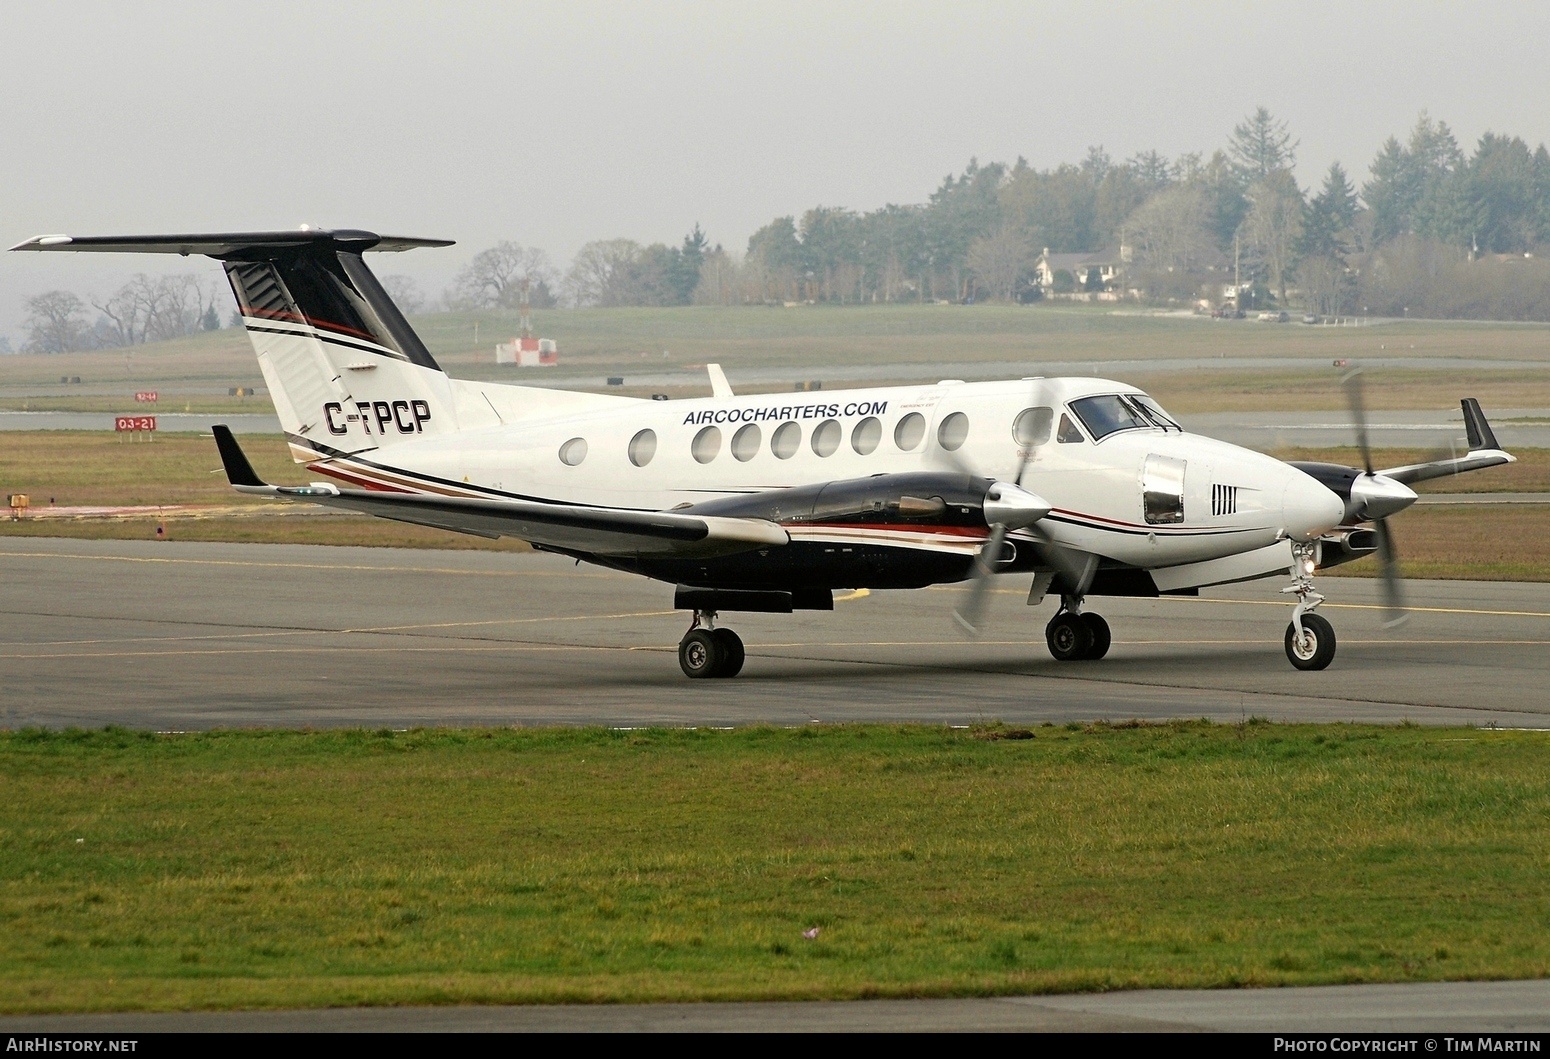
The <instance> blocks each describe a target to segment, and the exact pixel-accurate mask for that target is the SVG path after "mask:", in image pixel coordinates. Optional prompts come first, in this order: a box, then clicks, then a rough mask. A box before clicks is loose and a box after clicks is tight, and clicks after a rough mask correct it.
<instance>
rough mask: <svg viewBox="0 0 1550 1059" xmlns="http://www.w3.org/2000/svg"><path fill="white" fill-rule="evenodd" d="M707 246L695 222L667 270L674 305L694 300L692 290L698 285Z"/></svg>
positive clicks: (702, 233) (697, 223)
mask: <svg viewBox="0 0 1550 1059" xmlns="http://www.w3.org/2000/svg"><path fill="white" fill-rule="evenodd" d="M709 245H710V244H709V242H708V240H706V238H705V233H704V232H702V231H700V225H699V222H698V221H696V222H695V224H694V230H693V231H691V232H690V233H689V234H688V235H686V236H684V241H683V246H681V247H679V248H678V250H677V251H676V253H675V256H674V258H673V262H672V266H671V268H670V269H669V275H668V282H669V285H670V286H671V288H672V293H673V298H674V300H675V302H676V304H678V305H688V304H689V303H690V302H691V301H693V300H694V288H695V287H698V286H699V285H700V266H702V265H703V264H704V263H705V250H706V248H707V247H708V246H709Z"/></svg>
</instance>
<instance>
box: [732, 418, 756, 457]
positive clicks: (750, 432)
mask: <svg viewBox="0 0 1550 1059" xmlns="http://www.w3.org/2000/svg"><path fill="white" fill-rule="evenodd" d="M758 454H759V428H758V427H756V426H755V425H754V424H752V423H749V424H747V425H746V426H742V427H739V428H738V430H737V433H736V434H733V435H732V458H733V459H734V460H736V461H737V462H738V463H747V462H748V461H749V460H751V459H753V458H754V457H755V456H757V455H758Z"/></svg>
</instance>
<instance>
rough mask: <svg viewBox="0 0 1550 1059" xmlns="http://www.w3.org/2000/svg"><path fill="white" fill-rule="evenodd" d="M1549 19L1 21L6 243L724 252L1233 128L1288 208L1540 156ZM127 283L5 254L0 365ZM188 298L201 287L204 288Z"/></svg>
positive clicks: (1441, 9)
mask: <svg viewBox="0 0 1550 1059" xmlns="http://www.w3.org/2000/svg"><path fill="white" fill-rule="evenodd" d="M1547 42H1550V4H1545V3H1540V2H1537V0H1519V2H1483V0H1474V2H1471V3H1467V4H1466V3H1450V4H1444V3H1423V2H1417V0H1382V2H1370V3H1362V2H1359V0H1345V2H1338V3H1295V2H1279V3H1263V4H1261V3H1252V2H1244V0H1239V2H1235V3H1211V2H1178V3H1166V4H1164V3H1127V2H1123V0H1103V2H1086V0H1062V2H1059V3H1031V2H1024V3H995V2H981V3H975V2H971V0H953V2H951V3H919V2H893V3H863V2H846V0H822V2H808V0H784V2H779V3H755V2H746V3H711V2H705V3H660V4H629V3H623V2H619V0H614V2H612V3H591V2H578V0H566V2H563V3H473V2H467V3H451V2H439V3H434V4H431V3H409V2H401V0H378V2H374V3H328V2H319V0H313V2H309V3H295V4H290V3H262V2H255V0H245V2H243V3H223V2H220V0H201V2H197V3H126V2H114V3H61V2H51V3H33V2H27V0H5V2H4V3H3V4H0V240H3V242H4V243H5V245H9V244H11V243H14V242H17V241H19V240H21V239H24V238H27V237H29V236H32V235H36V234H39V233H41V232H66V233H72V234H112V233H129V232H134V233H140V232H155V231H194V230H227V231H229V230H233V229H241V228H270V227H276V228H285V227H293V226H295V225H297V224H300V223H310V224H313V225H320V226H338V227H360V228H368V229H372V230H374V231H381V232H393V233H399V234H409V235H429V236H445V237H450V238H454V239H457V240H459V244H460V245H459V246H458V247H455V248H453V249H451V250H443V251H416V252H415V253H414V254H412V255H406V256H405V257H404V258H402V259H399V260H395V261H394V262H393V264H392V265H390V266H387V267H385V268H383V269H382V271H403V272H408V273H410V274H411V275H415V276H416V277H417V278H418V279H420V281H421V284H422V285H423V286H424V287H426V289H427V293H434V292H435V291H437V290H439V289H440V287H441V286H442V285H444V284H445V283H446V282H447V281H448V280H449V279H450V277H451V276H452V274H453V273H454V272H455V271H456V270H457V268H458V267H459V266H460V265H461V264H462V263H463V262H464V261H465V260H466V259H467V257H468V256H470V255H471V254H472V253H474V252H476V251H478V250H479V249H481V248H482V247H484V246H487V245H489V244H490V243H492V242H494V241H496V240H498V239H515V240H517V241H519V242H522V243H525V244H529V245H534V246H539V247H543V248H544V249H546V250H547V251H548V252H549V253H550V254H551V256H553V257H554V258H555V259H556V261H557V263H561V264H563V263H564V262H565V260H566V259H567V258H568V257H569V256H570V255H571V254H572V253H574V252H575V250H576V249H577V248H578V247H579V246H580V245H581V244H582V243H585V242H587V241H589V240H592V239H603V238H611V237H615V236H627V237H630V238H634V239H637V240H640V241H642V242H649V241H655V240H663V241H668V242H676V241H677V240H678V239H680V238H681V237H682V235H683V233H684V232H685V231H686V230H687V229H688V228H689V227H690V226H691V225H693V224H694V223H695V222H696V221H697V222H699V223H700V224H701V225H702V226H703V227H704V229H705V231H706V232H707V234H708V235H709V236H710V238H711V240H712V241H713V242H721V243H724V244H726V245H727V246H729V247H735V248H737V249H739V250H741V249H742V248H743V247H744V246H745V245H746V242H747V239H748V236H749V235H750V234H751V233H752V232H753V231H754V229H756V228H757V227H759V226H760V225H762V224H764V223H765V222H767V221H768V220H769V219H770V218H772V217H775V216H777V215H781V214H787V213H800V212H801V211H802V210H804V209H806V208H808V207H810V206H814V205H818V204H824V205H831V206H848V207H852V208H855V209H862V210H864V209H871V208H874V207H877V206H880V205H882V204H884V203H886V202H919V201H922V200H924V199H925V197H926V196H927V195H928V194H929V193H930V192H931V190H932V189H933V188H934V187H935V186H936V185H937V184H938V183H939V182H940V181H941V179H942V177H943V176H945V175H946V174H948V173H949V172H954V171H957V170H959V169H961V168H962V167H963V165H964V164H965V163H966V162H967V161H968V159H969V158H970V157H971V156H977V157H978V158H979V159H980V160H981V161H982V162H983V161H993V160H1007V161H1011V160H1013V159H1015V158H1016V157H1017V156H1018V155H1021V156H1023V157H1025V158H1027V159H1028V161H1029V162H1030V163H1031V164H1033V165H1035V166H1038V167H1041V168H1042V167H1046V166H1051V165H1055V164H1057V163H1059V162H1062V161H1076V160H1079V159H1080V158H1081V157H1082V155H1083V154H1084V153H1085V152H1086V149H1087V147H1088V145H1090V144H1102V145H1103V146H1104V147H1105V148H1107V150H1108V151H1109V153H1110V154H1111V155H1113V156H1114V157H1115V158H1123V157H1125V156H1127V155H1130V154H1132V153H1134V152H1136V151H1140V150H1146V149H1150V148H1155V149H1157V150H1159V151H1161V152H1163V153H1164V154H1167V155H1170V156H1172V155H1177V154H1179V153H1181V152H1184V151H1205V152H1209V151H1210V150H1212V149H1214V148H1216V147H1218V146H1221V145H1222V143H1223V141H1224V140H1225V138H1226V135H1227V133H1228V132H1229V130H1230V129H1231V128H1232V126H1233V125H1234V123H1236V122H1237V121H1239V120H1240V119H1241V118H1242V117H1243V115H1244V114H1245V113H1247V112H1248V111H1250V110H1252V108H1253V107H1254V106H1255V105H1256V104H1261V103H1262V104H1264V105H1265V106H1267V107H1269V108H1270V110H1271V112H1272V113H1274V114H1275V115H1276V116H1277V117H1280V118H1282V119H1284V120H1286V121H1287V122H1289V123H1290V125H1291V129H1292V132H1293V134H1294V135H1295V136H1296V137H1297V138H1298V139H1299V140H1300V141H1301V146H1300V147H1299V149H1298V156H1297V157H1298V163H1299V164H1298V175H1299V178H1300V179H1301V181H1302V183H1303V184H1304V185H1307V184H1310V183H1314V182H1316V181H1317V180H1318V179H1319V177H1320V175H1321V173H1322V170H1323V169H1325V168H1326V167H1327V166H1328V164H1329V163H1330V162H1331V161H1333V160H1336V159H1338V160H1340V161H1341V162H1343V163H1344V164H1345V165H1346V168H1347V169H1348V170H1349V171H1350V172H1351V173H1352V174H1353V176H1354V177H1355V178H1356V179H1357V180H1358V182H1360V180H1361V179H1362V178H1363V177H1365V175H1366V171H1367V166H1368V164H1369V162H1370V161H1371V160H1372V156H1373V154H1374V153H1375V152H1376V150H1377V148H1378V146H1379V145H1380V144H1381V143H1382V141H1383V139H1384V138H1385V137H1387V136H1388V135H1390V134H1401V135H1402V134H1403V133H1404V132H1405V131H1406V130H1408V129H1409V127H1410V126H1411V125H1412V124H1413V123H1414V122H1415V118H1416V115H1417V113H1418V112H1419V111H1421V110H1422V109H1426V110H1429V111H1430V112H1431V114H1432V115H1433V116H1434V117H1436V118H1440V119H1442V120H1445V121H1447V122H1448V123H1449V124H1451V125H1452V127H1453V129H1454V131H1455V133H1457V135H1458V136H1459V139H1460V141H1461V143H1463V144H1464V145H1465V146H1466V148H1467V147H1469V146H1471V145H1472V144H1473V142H1474V141H1475V139H1476V138H1478V137H1479V135H1480V134H1481V133H1482V132H1485V131H1486V130H1488V129H1489V130H1494V131H1498V132H1506V133H1512V134H1516V135H1519V136H1522V137H1523V138H1524V139H1526V140H1528V141H1529V142H1530V144H1531V145H1537V144H1538V143H1540V142H1541V141H1545V140H1550V61H1547V60H1550V45H1547ZM166 265H173V266H174V267H181V268H185V269H187V268H192V267H195V266H193V265H192V263H183V264H181V265H178V264H176V263H170V262H163V261H162V260H160V259H151V258H92V257H86V256H79V257H77V256H63V255H62V256H60V257H57V258H49V257H43V256H34V255H30V254H28V255H22V254H11V255H0V334H6V333H9V335H10V337H11V341H12V343H13V345H16V344H19V343H20V340H21V338H22V333H21V326H20V325H21V316H22V312H21V300H22V299H23V298H24V297H26V296H28V295H30V294H34V293H37V292H38V291H41V290H45V289H49V288H51V287H56V286H57V287H66V288H70V289H74V290H77V291H79V292H83V293H84V292H87V291H89V290H97V291H101V292H106V291H108V290H110V289H111V288H113V287H115V286H117V284H118V283H119V282H122V280H123V278H125V277H127V275H129V274H130V273H132V272H134V271H142V270H144V271H154V270H156V269H157V268H158V267H163V266H166ZM200 267H206V268H208V269H209V270H210V274H212V275H215V274H216V273H215V272H214V266H213V264H212V263H208V262H206V263H204V265H203V266H200Z"/></svg>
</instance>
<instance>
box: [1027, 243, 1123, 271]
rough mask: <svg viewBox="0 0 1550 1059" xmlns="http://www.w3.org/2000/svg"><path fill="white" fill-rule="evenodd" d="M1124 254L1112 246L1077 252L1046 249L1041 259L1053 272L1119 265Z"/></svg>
mask: <svg viewBox="0 0 1550 1059" xmlns="http://www.w3.org/2000/svg"><path fill="white" fill-rule="evenodd" d="M1122 255H1123V252H1122V251H1121V249H1120V248H1119V247H1117V246H1111V247H1106V248H1105V249H1103V250H1092V251H1082V252H1079V253H1075V254H1052V253H1050V252H1049V251H1048V250H1045V251H1044V253H1043V254H1041V255H1039V260H1040V261H1041V262H1042V263H1044V264H1046V265H1048V266H1049V269H1050V271H1051V272H1054V271H1056V270H1058V269H1062V268H1063V269H1067V270H1068V271H1075V270H1076V269H1079V268H1089V267H1091V266H1093V265H1118V264H1120V263H1121V261H1122V260H1123V256H1122Z"/></svg>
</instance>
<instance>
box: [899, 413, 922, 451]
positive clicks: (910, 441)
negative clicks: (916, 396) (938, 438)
mask: <svg viewBox="0 0 1550 1059" xmlns="http://www.w3.org/2000/svg"><path fill="white" fill-rule="evenodd" d="M925 436H926V417H925V416H923V415H921V414H920V413H919V412H911V413H910V414H909V415H907V416H905V417H904V418H903V419H901V420H899V425H898V426H896V427H894V428H893V443H894V444H895V445H897V446H899V448H901V449H903V450H904V451H905V452H909V451H910V450H911V449H914V448H916V447H918V446H919V445H920V442H921V439H922V438H924V437H925Z"/></svg>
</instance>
